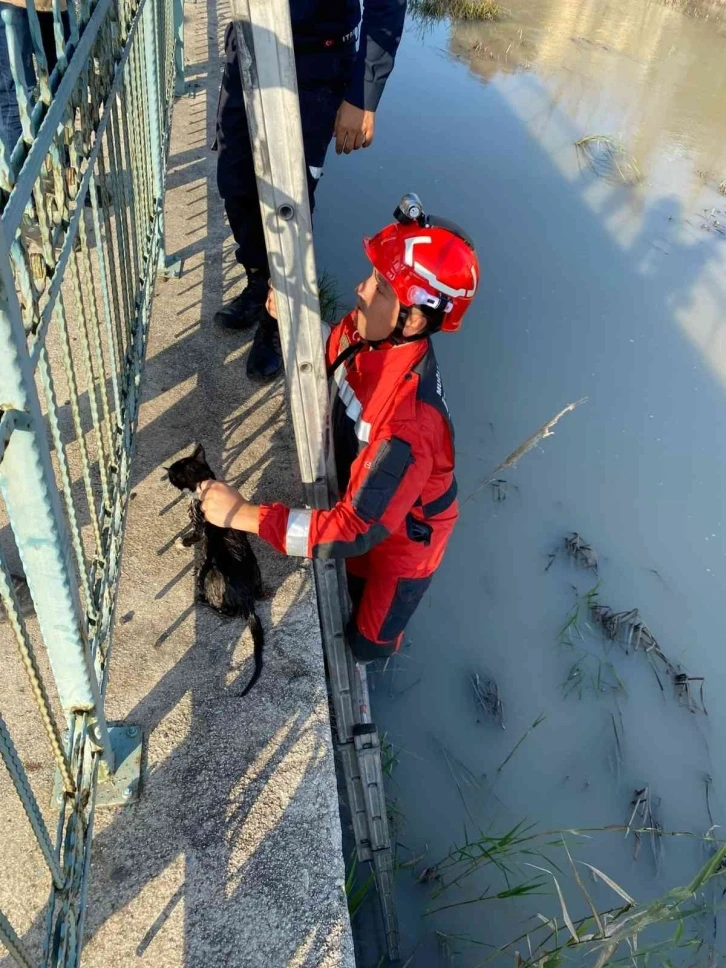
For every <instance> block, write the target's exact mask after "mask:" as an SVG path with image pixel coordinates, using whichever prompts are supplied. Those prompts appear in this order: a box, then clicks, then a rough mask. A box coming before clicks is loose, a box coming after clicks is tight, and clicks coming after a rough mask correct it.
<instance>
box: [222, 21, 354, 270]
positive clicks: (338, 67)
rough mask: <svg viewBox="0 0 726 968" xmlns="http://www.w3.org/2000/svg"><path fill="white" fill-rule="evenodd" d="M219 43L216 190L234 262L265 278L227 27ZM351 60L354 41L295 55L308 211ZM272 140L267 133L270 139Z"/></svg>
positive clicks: (250, 165)
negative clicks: (231, 240)
mask: <svg viewBox="0 0 726 968" xmlns="http://www.w3.org/2000/svg"><path fill="white" fill-rule="evenodd" d="M224 41H225V52H226V58H227V62H226V65H225V68H224V76H223V78H222V89H221V91H220V95H219V108H218V110H217V151H218V153H219V154H218V159H217V186H218V188H219V194H220V195H221V196H222V198H223V199H224V207H225V209H226V212H227V218H228V219H229V224H230V227H231V229H232V234H233V235H234V240H235V242H236V243H237V251H236V256H237V261H238V262H239V263H241V264H242V265H243V266H245V268H246V269H262V270H263V271H264V272H267V271H268V265H267V250H266V247H265V237H264V233H263V230H262V218H261V216H260V203H259V199H258V196H257V182H256V179H255V168H254V162H253V158H252V146H251V144H250V137H249V132H248V130H247V116H246V113H245V104H244V97H243V95H242V82H241V80H240V73H239V67H238V65H237V37H236V34H235V31H234V29H233V27H232V24H230V25H229V26H228V27H227V32H226V34H225V39H224ZM354 60H355V44H354V42H353V41H351V42H350V43H349V44H346V45H345V46H344V47H340V48H333V49H331V50H324V49H320V50H307V49H306V50H301V51H298V50H297V49H296V51H295V63H296V67H297V80H298V91H299V95H300V115H301V120H302V132H303V148H304V151H305V164H306V166H307V176H308V194H309V198H310V207H311V209H312V207H313V205H314V199H315V189H316V188H317V185H318V182H319V180H320V176H321V174H322V169H323V163H324V162H325V154H326V152H327V150H328V145H329V144H330V140H331V138H332V136H333V128H334V126H335V116H336V114H337V112H338V108H339V107H340V104H341V102H342V100H343V96H344V94H345V89H346V87H347V85H348V83H349V80H350V76H351V72H352V69H353V63H354ZM274 134H275V133H274V131H272V132H270V133H269V136H270V137H274Z"/></svg>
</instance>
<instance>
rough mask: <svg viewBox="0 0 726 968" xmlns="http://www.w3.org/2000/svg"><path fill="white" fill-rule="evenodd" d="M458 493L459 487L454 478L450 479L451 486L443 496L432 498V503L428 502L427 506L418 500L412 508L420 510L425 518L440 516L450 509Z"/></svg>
mask: <svg viewBox="0 0 726 968" xmlns="http://www.w3.org/2000/svg"><path fill="white" fill-rule="evenodd" d="M458 493H459V485H458V484H457V483H456V478H455V477H452V478H451V484H449V486H448V487H447V488H446V490H445V491H444V493H443V494H441V495H439V497H437V498H434V500H433V501H429V502H428V504H424V503H423V501H422V500H421V498H419V499H418V500H417V501H416V503H415V504H414V507H417V508H421V511H422V512H423V516H424V517H425V518H434V517H436V515H437V514H441V513H442V511H446V510H448V508H450V507H451V505H452V504H453V503H454V501H455V500H456V495H457V494H458Z"/></svg>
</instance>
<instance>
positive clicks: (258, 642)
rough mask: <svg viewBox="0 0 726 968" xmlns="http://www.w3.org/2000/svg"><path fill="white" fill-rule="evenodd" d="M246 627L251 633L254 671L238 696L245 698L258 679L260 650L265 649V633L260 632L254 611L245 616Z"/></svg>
mask: <svg viewBox="0 0 726 968" xmlns="http://www.w3.org/2000/svg"><path fill="white" fill-rule="evenodd" d="M247 627H248V628H249V630H250V632H251V633H252V642H253V643H254V651H253V656H254V660H255V671H254V672H253V673H252V678H251V679H250V681H249V682H248V683H247V685H246V686H245V687H244V689H243V690H242V692H241V693H240V696H246V695H247V693H248V692H249V691H250V689H251V688H252V687H253V686H254V684H255V683H256V682H257V680H258V679H259V678H260V673H261V672H262V650H263V649H264V647H265V633H264V631H263V630H262V622H260V620H259V618H258V617H257V612H255V610H254V609H252V611H250V613H249V615H248V616H247Z"/></svg>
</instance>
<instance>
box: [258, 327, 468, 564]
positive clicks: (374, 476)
mask: <svg viewBox="0 0 726 968" xmlns="http://www.w3.org/2000/svg"><path fill="white" fill-rule="evenodd" d="M359 340H360V336H359V335H358V332H357V330H356V327H355V312H353V313H350V314H349V315H348V316H346V317H345V318H344V319H343V321H342V322H341V323H339V324H338V325H337V326H336V327H335V328H334V329H333V331H332V333H331V335H330V338H329V339H328V344H327V354H326V355H327V363H328V366H330V365H331V364H332V363H333V362H334V361H335V360H336V358H337V356H338V354H339V353H340V352H342V351H343V350H344V349H345V348H346V347H347V346H349V345H350V343H353V342H358V341H359ZM333 380H334V382H335V384H336V387H335V394H334V398H333V406H332V413H331V422H332V433H333V440H334V445H335V454H336V463H337V465H338V485H339V488H340V491H341V493H343V497H342V498H341V500H340V501H338V503H337V504H336V505H335V506H334V507H333V508H331V509H330V510H329V511H319V510H308V509H289V508H287V507H284V506H283V505H281V504H267V505H262V507H261V508H260V531H259V533H260V536H261V537H262V538H264V539H265V540H266V541H268V542H269V543H270V544H271V545H273V547H275V548H277V549H278V550H279V551H282V552H285V553H287V554H289V555H303V556H305V557H308V558H311V557H345V558H347V557H353V556H358V555H362V554H365V553H366V552H368V551H370V549H371V548H373V547H374V546H376V545H379V544H380V543H381V542H383V541H385V539H386V538H388V537H389V536H390V535H394V534H395V535H396V536H397V540H396V541H395V542H392V543H391V545H392V547H393V545H394V544H395V546H396V548H397V554H396V557H399V558H400V555H401V549H402V542H401V540H400V539H401V538H404V537H407V538H408V539H409V540H408V541H407V542H406V543H405V544H404V545H403V548H404V549H405V548H406V547H407V546H409V545H410V551H411V554H413V555H415V556H416V557H417V558H418V559H419V560H420V559H421V558H422V555H423V556H424V557H425V558H426V564H427V568H426V570H427V571H428V572H429V573H431V572H433V571H435V569H436V567H437V566H438V564H439V562H440V560H441V557H442V556H443V552H444V548H445V546H446V541H447V539H448V536H449V534H450V533H451V530H452V528H453V525H454V523H455V521H456V518H457V516H458V506H457V503H456V480H455V478H454V431H453V427H452V424H451V419H450V416H449V411H448V407H447V405H446V399H445V397H444V391H443V386H442V383H441V376H440V373H439V369H438V365H437V363H436V358H435V356H434V352H433V348H432V346H431V343H430V341H429V340H427V339H425V340H419V341H416V342H413V343H404V344H402V345H400V346H395V347H394V346H390V345H386V346H385V347H382V348H379V349H375V348H373V347H365V348H363V349H361V350H359V351H358V352H357V353H355V354H353V356H352V357H350V358H349V359H347V360H346V361H345V362H344V363H342V364H341V365H340V366H338V367H337V369H336V370H335V372H334V375H333ZM383 550H384V549H383V548H380V551H381V552H383ZM404 555H405V556H407V554H406V552H405V551H404ZM402 564H403V567H404V569H405V564H404V563H402Z"/></svg>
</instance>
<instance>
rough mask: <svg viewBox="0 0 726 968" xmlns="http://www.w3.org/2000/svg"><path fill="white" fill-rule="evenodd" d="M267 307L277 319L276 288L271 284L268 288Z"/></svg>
mask: <svg viewBox="0 0 726 968" xmlns="http://www.w3.org/2000/svg"><path fill="white" fill-rule="evenodd" d="M265 309H266V310H267V312H268V313H269V314H270V316H272V318H273V319H277V303H276V302H275V290H274V289H273V288H272V286H270V288H269V289H268V290H267V302H266V303H265Z"/></svg>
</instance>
